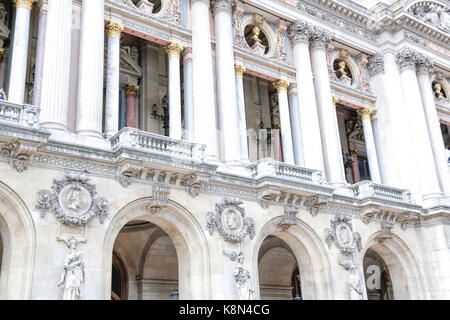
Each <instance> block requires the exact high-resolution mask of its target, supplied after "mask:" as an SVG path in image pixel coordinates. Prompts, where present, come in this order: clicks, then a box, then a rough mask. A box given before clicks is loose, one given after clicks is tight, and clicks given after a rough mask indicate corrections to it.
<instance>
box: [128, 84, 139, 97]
mask: <svg viewBox="0 0 450 320" xmlns="http://www.w3.org/2000/svg"><path fill="white" fill-rule="evenodd" d="M138 92H139V86H136V85H132V84H127V85H126V86H125V93H126V94H127V96H136V95H137V94H138Z"/></svg>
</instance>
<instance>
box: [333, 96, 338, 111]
mask: <svg viewBox="0 0 450 320" xmlns="http://www.w3.org/2000/svg"><path fill="white" fill-rule="evenodd" d="M332 99H333V107H334V108H335V109H336V107H337V104H338V102H339V98H338V97H336V96H333V98H332Z"/></svg>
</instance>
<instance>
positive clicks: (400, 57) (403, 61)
mask: <svg viewBox="0 0 450 320" xmlns="http://www.w3.org/2000/svg"><path fill="white" fill-rule="evenodd" d="M417 57H418V53H417V51H415V50H413V49H411V48H404V49H403V50H402V51H400V52H399V53H397V57H396V61H397V64H398V65H399V67H400V69H405V68H415V67H416V60H417Z"/></svg>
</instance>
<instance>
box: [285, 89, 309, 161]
mask: <svg viewBox="0 0 450 320" xmlns="http://www.w3.org/2000/svg"><path fill="white" fill-rule="evenodd" d="M288 95H289V114H290V116H291V129H292V145H293V148H294V158H295V164H296V165H298V166H301V167H304V166H305V159H304V156H303V144H302V129H301V125H300V115H299V107H298V106H299V104H298V103H299V102H298V95H297V84H293V85H291V86H290V87H289V91H288Z"/></svg>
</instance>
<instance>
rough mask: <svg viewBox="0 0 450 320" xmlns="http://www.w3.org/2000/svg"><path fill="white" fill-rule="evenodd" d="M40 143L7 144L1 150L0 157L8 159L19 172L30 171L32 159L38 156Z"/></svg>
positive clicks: (19, 142) (17, 140)
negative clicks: (37, 151)
mask: <svg viewBox="0 0 450 320" xmlns="http://www.w3.org/2000/svg"><path fill="white" fill-rule="evenodd" d="M38 145H39V143H36V142H28V141H22V140H20V139H16V140H13V141H11V142H9V143H8V144H5V145H3V146H2V147H1V149H0V156H1V157H2V158H4V159H6V160H7V161H8V163H9V165H10V166H11V168H13V169H15V170H16V171H17V172H19V173H20V172H24V171H26V170H27V169H28V167H29V165H30V163H31V158H32V157H33V155H35V154H36V150H37V147H38Z"/></svg>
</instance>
